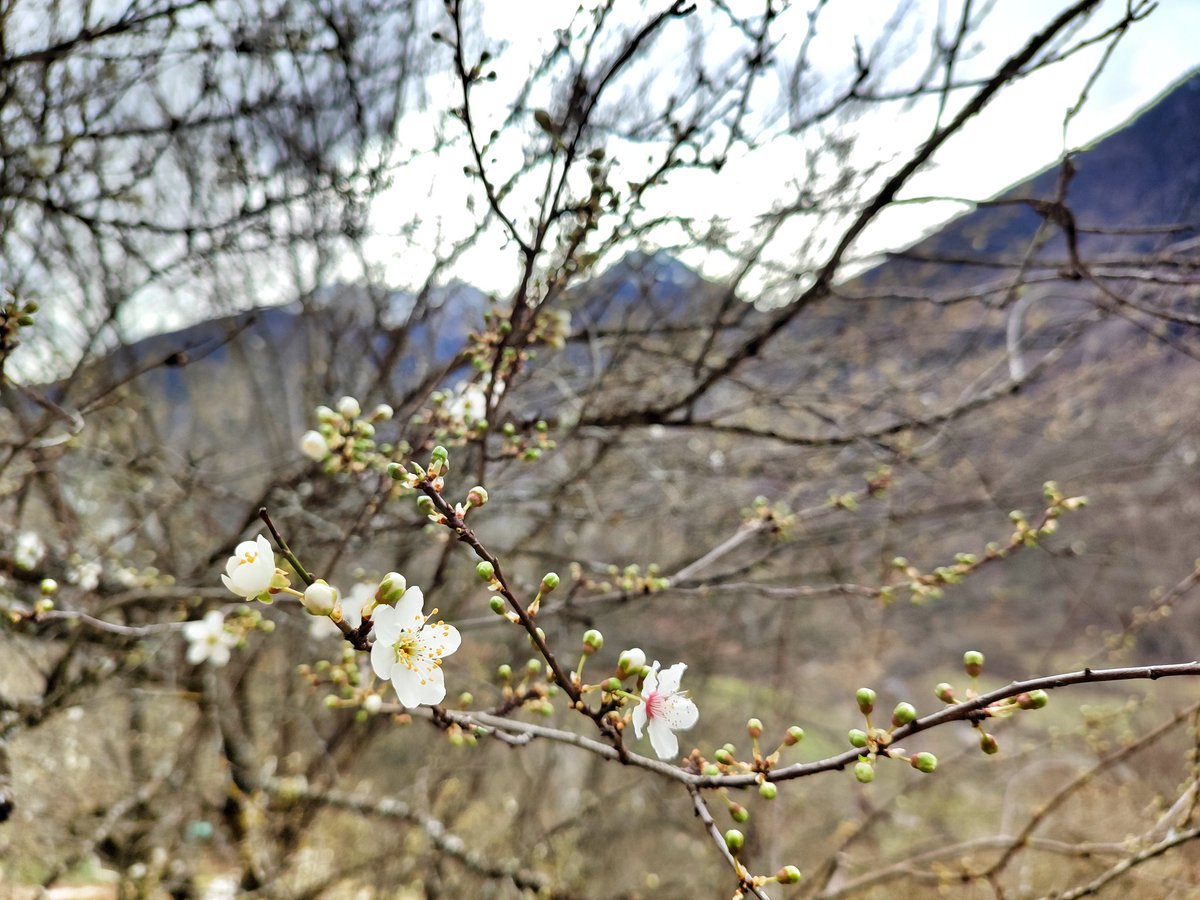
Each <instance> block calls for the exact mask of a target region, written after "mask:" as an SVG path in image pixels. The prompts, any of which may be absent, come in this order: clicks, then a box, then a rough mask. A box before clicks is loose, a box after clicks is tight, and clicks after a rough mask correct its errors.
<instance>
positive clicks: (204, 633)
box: [183, 609, 237, 666]
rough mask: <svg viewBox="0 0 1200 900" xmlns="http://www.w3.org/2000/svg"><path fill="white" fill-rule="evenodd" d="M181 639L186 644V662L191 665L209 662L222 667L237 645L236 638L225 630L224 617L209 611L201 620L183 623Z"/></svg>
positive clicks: (217, 612)
mask: <svg viewBox="0 0 1200 900" xmlns="http://www.w3.org/2000/svg"><path fill="white" fill-rule="evenodd" d="M183 639H184V640H185V641H187V643H188V651H187V661H188V662H190V663H191V664H192V665H194V666H195V665H199V664H200V663H202V662H209V663H211V664H212V665H214V666H223V665H225V664H226V663H227V662H229V651H230V650H231V649H232V648H233V646H234V645H235V644H237V638H236V637H235V636H234V635H232V634H230V633H229V632H228V631H226V630H225V616H224V615H222V613H221V612H220V611H219V610H215V609H211V610H209V611H208V612H206V613H205V614H204V618H203V619H198V620H196V621H194V622H185V623H184V625H183Z"/></svg>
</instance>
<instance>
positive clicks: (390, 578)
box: [375, 572, 408, 604]
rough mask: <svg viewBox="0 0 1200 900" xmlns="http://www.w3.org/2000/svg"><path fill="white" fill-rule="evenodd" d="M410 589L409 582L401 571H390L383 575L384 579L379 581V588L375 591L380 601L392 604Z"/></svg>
mask: <svg viewBox="0 0 1200 900" xmlns="http://www.w3.org/2000/svg"><path fill="white" fill-rule="evenodd" d="M406 590H408V582H407V581H405V579H404V576H403V575H401V574H400V573H399V572H388V573H387V574H386V575H384V576H383V581H381V582H379V590H377V591H376V592H375V596H376V597H377V598H378V599H379V602H380V603H387V604H392V603H395V602H396V601H397V600H399V599H400V598H401V597H402V596H404V592H405V591H406Z"/></svg>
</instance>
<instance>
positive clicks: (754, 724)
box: [746, 719, 763, 740]
mask: <svg viewBox="0 0 1200 900" xmlns="http://www.w3.org/2000/svg"><path fill="white" fill-rule="evenodd" d="M746 733H747V734H748V735H750V737H752V738H755V739H756V740H757V739H758V738H760V737H762V733H763V723H762V721H761V720H759V719H751V720H750V721H748V722H747V723H746Z"/></svg>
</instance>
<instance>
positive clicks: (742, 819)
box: [729, 803, 750, 825]
mask: <svg viewBox="0 0 1200 900" xmlns="http://www.w3.org/2000/svg"><path fill="white" fill-rule="evenodd" d="M729 817H730V818H731V819H733V821H735V822H737V823H738V824H739V825H745V824H746V823H747V822H749V821H750V810H748V809H746V807H744V806H742V804H740V803H734V804H732V805H731V806H730V807H729Z"/></svg>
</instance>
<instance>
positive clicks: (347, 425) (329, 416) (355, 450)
mask: <svg viewBox="0 0 1200 900" xmlns="http://www.w3.org/2000/svg"><path fill="white" fill-rule="evenodd" d="M392 415H393V411H392V408H391V407H390V406H388V405H387V404H386V403H381V404H379V405H378V406H376V407H375V408H374V409H373V410H371V412H370V413H369V414H367V415H363V410H362V407H361V406H360V405H359V402H358V401H357V400H356V399H354V398H353V397H342V399H340V400H339V401H338V402H337V404H336V406H335V408H333V409H330V408H329V407H328V406H318V407H317V409H316V416H317V427H316V428H315V429H314V430H312V431H306V432H304V434H303V435H302V436H301V437H300V452H301V453H303V454H304V455H305V456H307V457H308V458H309V459H311V460H313V461H314V462H318V463H321V465H322V468H323V469H324V470H325V471H326V472H328V473H330V474H332V473H335V472H350V473H353V474H358V473H361V472H366V471H382V470H383V469H384V468H386V466H387V462H388V457H389V456H391V454H393V453H395V452H397V448H396V447H393V446H392V445H391V444H387V443H384V444H378V445H377V444H376V442H375V426H376V425H377V424H379V423H381V422H386V421H388V420H389V419H391V418H392ZM401 452H403V450H401Z"/></svg>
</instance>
